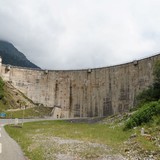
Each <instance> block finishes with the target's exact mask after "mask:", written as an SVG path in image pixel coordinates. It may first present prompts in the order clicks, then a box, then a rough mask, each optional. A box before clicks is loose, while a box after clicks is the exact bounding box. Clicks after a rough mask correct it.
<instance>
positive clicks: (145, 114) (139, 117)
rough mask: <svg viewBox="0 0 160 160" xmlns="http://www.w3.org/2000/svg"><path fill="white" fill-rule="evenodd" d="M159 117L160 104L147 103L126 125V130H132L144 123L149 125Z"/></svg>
mask: <svg viewBox="0 0 160 160" xmlns="http://www.w3.org/2000/svg"><path fill="white" fill-rule="evenodd" d="M157 115H160V102H159V101H157V102H150V103H146V104H145V105H143V106H142V107H141V108H140V109H139V110H137V111H136V112H135V113H134V114H133V115H132V116H131V117H130V119H129V120H128V121H127V122H126V124H125V129H131V128H133V127H136V126H139V125H141V124H143V123H147V122H149V121H150V120H152V118H153V117H154V116H157Z"/></svg>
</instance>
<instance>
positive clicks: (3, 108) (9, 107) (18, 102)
mask: <svg viewBox="0 0 160 160" xmlns="http://www.w3.org/2000/svg"><path fill="white" fill-rule="evenodd" d="M24 106H25V110H24V111H23V110H22V109H23V107H24ZM51 111H52V108H49V107H44V106H43V105H37V104H34V103H33V102H32V100H30V99H29V98H27V97H26V96H24V94H22V93H21V92H20V91H18V90H17V89H16V88H14V87H13V86H12V85H11V84H10V83H7V82H4V81H3V80H2V79H1V78H0V113H1V112H5V113H6V118H22V117H24V118H33V117H44V116H50V113H51Z"/></svg>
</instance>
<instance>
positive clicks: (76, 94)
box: [1, 54, 160, 118]
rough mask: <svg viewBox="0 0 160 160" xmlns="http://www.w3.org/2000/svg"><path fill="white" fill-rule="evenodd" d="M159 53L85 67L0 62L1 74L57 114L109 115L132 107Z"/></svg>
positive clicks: (158, 57)
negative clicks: (35, 67)
mask: <svg viewBox="0 0 160 160" xmlns="http://www.w3.org/2000/svg"><path fill="white" fill-rule="evenodd" d="M158 59H160V54H158V55H155V56H152V57H149V58H145V59H142V60H137V61H134V62H131V63H126V64H122V65H117V66H111V67H104V68H97V69H86V70H68V71H66V70H60V71H50V70H49V71H47V70H33V69H26V68H20V67H13V66H11V67H8V66H5V65H3V64H2V65H1V76H2V78H3V79H4V80H5V81H9V82H10V83H11V84H12V85H13V86H14V87H16V88H17V89H19V90H20V91H21V92H22V93H24V95H26V96H27V97H29V98H30V99H32V100H33V101H34V102H35V103H40V104H43V105H44V106H49V107H54V111H53V115H54V117H55V116H59V117H65V118H68V117H93V116H99V117H101V116H108V115H111V114H115V113H119V112H125V111H128V110H129V109H130V108H132V107H134V103H135V96H136V95H137V94H138V93H139V92H140V91H142V90H143V89H144V88H147V86H149V85H150V84H151V83H152V82H153V75H152V72H153V66H154V63H155V61H156V60H158Z"/></svg>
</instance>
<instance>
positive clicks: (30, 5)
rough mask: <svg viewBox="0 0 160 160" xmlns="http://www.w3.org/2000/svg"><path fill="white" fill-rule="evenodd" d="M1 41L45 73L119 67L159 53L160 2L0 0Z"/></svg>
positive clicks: (124, 0) (133, 0) (153, 0)
mask: <svg viewBox="0 0 160 160" xmlns="http://www.w3.org/2000/svg"><path fill="white" fill-rule="evenodd" d="M0 39H3V40H6V41H9V42H11V43H13V44H14V45H15V47H16V48H17V49H18V50H19V51H21V52H23V53H24V54H25V55H26V57H27V58H28V59H29V60H30V61H32V62H33V63H35V64H37V65H38V66H40V67H41V68H43V69H45V68H46V69H80V68H93V67H102V66H109V65H115V64H120V63H125V62H129V61H133V60H135V59H139V58H144V57H148V56H151V55H153V54H155V53H159V51H160V0H0Z"/></svg>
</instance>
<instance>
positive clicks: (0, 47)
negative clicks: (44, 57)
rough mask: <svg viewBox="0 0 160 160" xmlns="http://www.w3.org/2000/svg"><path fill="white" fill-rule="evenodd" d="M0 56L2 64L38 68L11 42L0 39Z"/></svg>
mask: <svg viewBox="0 0 160 160" xmlns="http://www.w3.org/2000/svg"><path fill="white" fill-rule="evenodd" d="M0 56H1V57H2V63H3V64H10V65H13V66H20V67H28V68H39V67H38V66H36V65H35V64H33V63H32V62H30V61H29V60H28V59H27V58H26V56H25V55H24V54H23V53H21V52H20V51H18V50H17V49H16V48H15V47H14V46H13V44H11V43H9V42H6V41H2V40H0Z"/></svg>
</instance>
